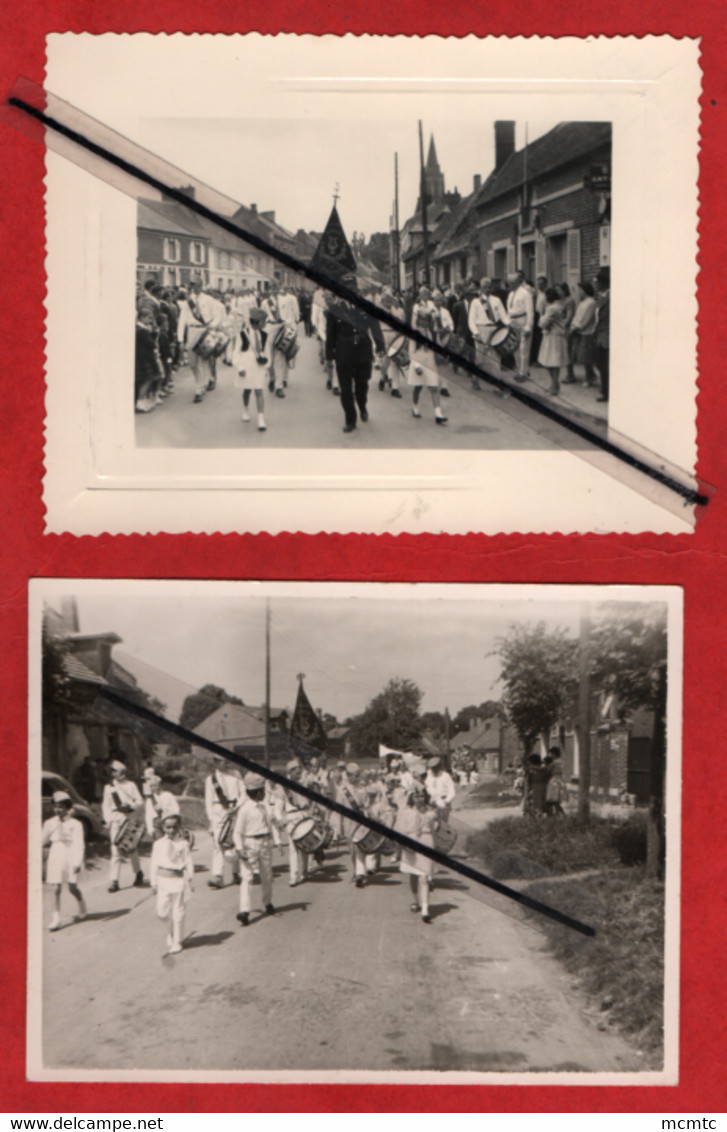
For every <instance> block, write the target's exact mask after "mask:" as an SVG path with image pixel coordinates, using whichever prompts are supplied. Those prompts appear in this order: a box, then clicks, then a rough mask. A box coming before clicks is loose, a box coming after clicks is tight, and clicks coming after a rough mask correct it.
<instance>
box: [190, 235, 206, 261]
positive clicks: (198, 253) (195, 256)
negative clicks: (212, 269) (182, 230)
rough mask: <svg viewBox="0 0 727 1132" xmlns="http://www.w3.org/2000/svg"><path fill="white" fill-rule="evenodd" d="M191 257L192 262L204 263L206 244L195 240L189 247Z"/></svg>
mask: <svg viewBox="0 0 727 1132" xmlns="http://www.w3.org/2000/svg"><path fill="white" fill-rule="evenodd" d="M189 258H190V259H191V261H192V263H204V244H202V243H200V241H199V240H193V241H192V243H191V244H190V248H189Z"/></svg>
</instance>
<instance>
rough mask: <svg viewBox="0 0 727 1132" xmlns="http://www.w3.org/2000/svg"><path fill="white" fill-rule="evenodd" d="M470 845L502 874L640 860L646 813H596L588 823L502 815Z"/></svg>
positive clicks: (538, 873)
mask: <svg viewBox="0 0 727 1132" xmlns="http://www.w3.org/2000/svg"><path fill="white" fill-rule="evenodd" d="M466 847H467V851H468V852H469V853H470V854H471V855H472V856H476V857H480V858H481V859H482V860H483V861H484V863H485V866H486V867H487V870H488V871H489V872H490V874H491V875H492V876H494V877H495V878H496V879H498V880H506V879H511V880H515V879H518V878H520V879H529V878H532V877H535V876H559V875H563V874H566V873H576V872H582V871H584V870H586V869H603V868H609V867H611V866H613V865H618V864H623V865H637V864H640V863H642V862H643V861H645V860H646V815H645V814H642V813H638V814H634V815H633V816H631V817H630V818H629V819H628V820H627V821H619V820H618V819H616V818H600V817H596V816H593V817H592V818H591V821H590V823H589V824H588V825H587V826H584V825H583V824H582V823H581V822H580V821H579V819H578V817H577V816H576V815H570V814H569V815H568V816H566V817H565V818H553V819H546V818H542V819H535V818H530V817H522V816H520V815H518V816H517V817H514V816H513V817H506V818H499V819H497V820H496V821H492V822H490V823H489V824H488V825H487V826H485V828H484V829H482V830H479V831H478V832H477V833H472V834H470V836H469V837H468V838H467V843H466Z"/></svg>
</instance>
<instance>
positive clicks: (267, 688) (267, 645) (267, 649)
mask: <svg viewBox="0 0 727 1132" xmlns="http://www.w3.org/2000/svg"><path fill="white" fill-rule="evenodd" d="M265 766H266V767H269V766H270V598H266V600H265Z"/></svg>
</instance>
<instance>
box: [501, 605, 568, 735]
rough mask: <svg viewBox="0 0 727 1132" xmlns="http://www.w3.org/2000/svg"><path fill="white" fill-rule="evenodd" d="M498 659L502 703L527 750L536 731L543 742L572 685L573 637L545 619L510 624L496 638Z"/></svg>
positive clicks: (555, 720) (556, 718) (557, 716)
mask: <svg viewBox="0 0 727 1132" xmlns="http://www.w3.org/2000/svg"><path fill="white" fill-rule="evenodd" d="M496 646H497V647H496V648H495V649H494V655H496V656H499V657H500V658H501V661H502V669H501V671H500V676H499V679H500V680H501V681H502V683H503V685H504V688H505V694H504V696H503V703H504V705H505V708H506V710H507V714H508V716H509V718H510V720H511V721H512V723H513V726H514V727H515V729H516V731H517V733H518V735H519V736H520V739H521V740H522V743H523V746H524V748H525V754H526V755H528V754H529V753H530V751H531V749H532V747H533V745H534V743H535V740H536V739H537V738H538V736H539V735H541V736H542V737H543V740H544V742H545V745H546V746H547V745H548V740H549V736H550V731H551V728H552V727H553V726H554V724H555V723H557V721H558V719H559V717H560V715H561V712H562V710H563V707H564V705H565V702H566V699H567V697H568V695H569V694H570V692H571V691H572V690H573V688H574V686H575V664H576V642H575V641H574V640H573V639H572V638H570V637H569V636H568V634H567V632H566V631H565V630H564V629H553V630H550V631H548V630H546V627H545V623H544V622H542V621H541V622H539V623H538V624H537V625H519V624H512V625H510V626H509V630H508V634H507V636H505V637H499V638H498V639H497V641H496Z"/></svg>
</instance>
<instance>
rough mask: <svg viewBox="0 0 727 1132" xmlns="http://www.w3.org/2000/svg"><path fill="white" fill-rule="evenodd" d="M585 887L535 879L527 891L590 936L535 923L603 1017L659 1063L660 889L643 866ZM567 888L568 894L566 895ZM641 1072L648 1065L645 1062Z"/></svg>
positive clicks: (603, 875)
mask: <svg viewBox="0 0 727 1132" xmlns="http://www.w3.org/2000/svg"><path fill="white" fill-rule="evenodd" d="M585 887H586V882H585V881H584V882H578V881H565V882H554V881H550V882H548V881H539V882H536V883H535V884H532V885H529V886H528V890H527V891H528V894H529V895H531V896H535V897H536V899H538V900H542V901H543V903H546V904H551V905H552V906H554V907H557V908H559V909H560V910H562V911H566V912H569V913H570V914H571V915H574V916H576V917H578V918H579V919H581V920H582V921H583V922H584V923H588V924H589V925H590V926H592V927H594V928H595V929H596V936H595V939H586V938H584V937H576V936H575V933H573V932H572V931H569V930H568V929H565V928H563V927H562V926H560V925H559V924H556V923H554V922H553V921H551V920H547V919H545V918H543V919H541V922H540V926H541V928H542V929H543V930H544V931H545V933H546V935H547V936H548V938H549V940H550V945H551V948H552V950H553V952H554V954H555V956H556V958H557V959H558V960H560V962H562V963H563V965H564V966H565V967H566V969H567V970H568V971H570V972H572V973H574V974H575V975H577V977H578V981H579V983H580V986H581V989H582V990H583V991H584V992H585V993H586V994H587V995H588V997H589V998H590V999H591V1002H592V1005H593V1007H594V1009H595V1010H597V1011H598V1012H599V1013H600V1014H601V1016H602V1017H603V1018H604V1020H607V1021H608V1022H609V1023H610V1024H612V1025H614V1026H616V1027H617V1028H618V1029H619V1030H620V1031H621V1032H622V1033H624V1034H626V1035H628V1037H629V1038H630V1039H631V1040H632V1042H633V1043H634V1044H635V1045H637V1046H638V1047H639V1048H640V1049H642V1050H643V1051H644V1053H645V1054H647V1055H648V1057H649V1060H650V1065H649V1066H648V1067H649V1068H657V1067H658V1066H659V1064H660V1063H661V1057H662V1043H663V1025H664V1019H663V994H664V886H663V884H661V883H660V882H659V881H656V880H654V879H653V878H651V877H648V876H646V874H645V871H644V870H643V869H642V868H633V869H625V868H618V867H617V868H614V869H608V870H606V871H604V872H602V873H601V874H600V875H598V876H594V877H591V878H589V880H588V882H587V887H588V893H587V897H586V902H585V903H584V899H583V897H584V892H583V890H584V888H585ZM571 890H572V891H571ZM644 1068H647V1066H646V1065H645V1066H644Z"/></svg>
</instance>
